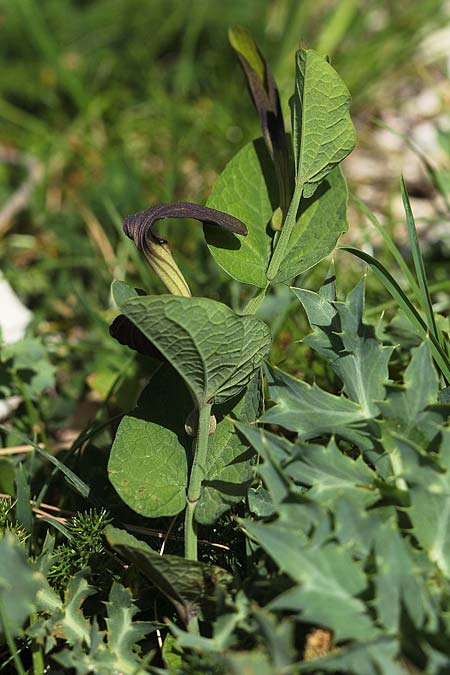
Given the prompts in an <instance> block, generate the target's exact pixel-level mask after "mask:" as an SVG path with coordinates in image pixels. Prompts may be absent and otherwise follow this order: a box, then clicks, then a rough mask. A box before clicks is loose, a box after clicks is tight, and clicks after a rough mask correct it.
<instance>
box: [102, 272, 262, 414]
mask: <svg viewBox="0 0 450 675" xmlns="http://www.w3.org/2000/svg"><path fill="white" fill-rule="evenodd" d="M113 295H114V284H113ZM119 307H120V309H121V311H122V312H123V313H124V314H125V316H127V317H128V318H129V319H130V320H131V321H132V322H133V323H134V325H135V326H137V328H139V330H140V331H141V332H142V333H143V334H144V335H145V337H147V338H148V339H149V340H150V342H152V343H153V344H154V345H155V347H157V349H159V351H160V352H161V353H162V354H163V356H164V357H165V358H166V359H167V361H168V362H169V363H170V364H171V365H172V366H173V367H174V368H175V370H177V371H178V373H179V374H180V375H181V377H182V378H183V379H184V381H185V382H186V384H187V386H188V387H189V389H190V391H191V394H192V396H193V399H194V401H195V403H196V406H197V407H199V408H200V407H202V406H203V405H205V404H206V403H207V402H208V401H211V400H214V401H215V403H223V402H224V401H226V400H227V399H229V398H232V397H233V396H236V394H238V393H239V392H240V391H241V390H242V389H243V388H244V387H245V386H246V385H247V384H248V383H249V381H250V380H251V378H252V377H253V375H254V373H255V372H256V371H257V369H258V368H259V367H260V365H261V363H262V360H263V359H264V358H265V357H266V356H267V354H268V352H269V350H270V345H271V336H270V331H269V328H268V327H267V326H266V324H265V323H263V322H262V321H259V320H258V319H256V318H255V317H253V316H238V315H237V314H235V313H234V312H233V311H232V310H231V309H230V308H229V307H227V306H226V305H224V304H222V303H220V302H216V301H215V300H209V299H207V298H185V297H181V296H172V295H158V296H146V297H136V298H133V299H131V300H127V301H126V302H124V303H119Z"/></svg>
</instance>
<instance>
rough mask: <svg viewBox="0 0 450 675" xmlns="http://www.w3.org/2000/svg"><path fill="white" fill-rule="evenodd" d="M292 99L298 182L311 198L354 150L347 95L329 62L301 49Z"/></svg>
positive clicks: (348, 95) (313, 52) (297, 60)
mask: <svg viewBox="0 0 450 675" xmlns="http://www.w3.org/2000/svg"><path fill="white" fill-rule="evenodd" d="M296 62H297V71H296V80H295V90H294V96H293V97H292V99H291V107H292V132H293V144H294V158H295V166H296V174H297V176H296V180H297V183H299V184H301V185H302V187H303V193H304V195H305V196H306V197H309V196H311V195H312V194H313V193H314V191H315V190H316V188H317V186H318V184H319V183H320V182H321V181H322V180H323V179H324V178H325V177H326V176H327V175H328V173H329V172H330V171H331V170H332V169H333V168H334V167H335V166H337V165H338V164H339V162H341V161H342V160H343V159H345V157H347V155H348V154H349V153H350V152H351V151H352V150H353V148H354V145H355V130H354V127H353V124H352V121H351V118H350V112H349V110H350V94H349V92H348V89H347V87H346V86H345V84H344V83H343V81H342V80H341V78H340V77H339V75H338V74H337V73H336V71H335V70H334V68H333V67H332V66H331V65H330V64H329V63H328V61H327V60H326V59H325V58H323V57H322V56H320V55H319V54H317V52H315V51H313V50H312V49H300V50H299V51H298V52H297V55H296Z"/></svg>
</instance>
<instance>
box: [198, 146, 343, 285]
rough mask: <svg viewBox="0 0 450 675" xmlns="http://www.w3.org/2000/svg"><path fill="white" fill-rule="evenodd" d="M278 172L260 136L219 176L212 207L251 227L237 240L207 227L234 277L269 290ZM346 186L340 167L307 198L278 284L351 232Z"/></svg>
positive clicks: (211, 242)
mask: <svg viewBox="0 0 450 675" xmlns="http://www.w3.org/2000/svg"><path fill="white" fill-rule="evenodd" d="M274 181H275V175H274V173H273V167H272V165H271V162H270V157H269V156H268V153H267V150H266V148H265V147H264V145H263V143H262V141H261V139H258V140H257V141H254V142H253V143H249V144H247V145H246V146H244V147H243V148H242V150H240V151H239V152H238V153H237V154H236V155H235V156H234V157H233V159H232V160H231V161H230V162H229V163H228V164H227V166H226V167H225V169H224V171H223V172H222V174H221V175H220V176H219V178H218V179H217V181H216V183H215V185H214V187H213V189H212V192H211V195H210V197H209V199H208V205H209V206H212V207H214V208H217V209H222V210H225V209H226V210H228V211H229V212H230V213H231V214H233V215H234V216H236V217H238V218H239V219H240V220H242V221H243V222H244V223H245V224H246V225H247V230H248V234H247V236H246V237H245V238H242V239H238V238H237V237H235V236H234V235H233V234H232V233H231V232H226V231H224V230H219V229H218V228H214V227H211V226H209V225H205V226H204V231H205V237H206V242H207V244H208V247H209V249H210V251H211V253H212V255H213V257H214V259H215V261H216V262H217V263H218V265H220V267H222V268H223V269H224V270H225V271H226V272H227V273H228V274H229V275H230V276H231V277H233V279H236V280H237V281H241V282H242V283H246V284H251V285H253V286H257V287H258V288H265V287H266V286H267V283H268V279H267V274H266V273H267V269H268V267H269V263H270V259H271V256H272V249H273V235H274V232H273V230H272V228H271V226H270V223H271V219H272V215H273V212H274V210H275V209H276V208H277V206H278V203H277V195H276V193H275V192H274V190H273V186H274V185H275V183H274ZM347 199H348V191H347V184H346V182H345V179H344V177H343V176H342V173H341V171H340V169H339V168H337V169H335V170H334V171H332V172H331V173H330V174H329V175H328V176H327V179H326V180H325V181H323V184H322V185H321V187H320V189H319V190H318V191H317V193H316V194H315V195H314V196H313V197H312V198H309V199H302V200H301V202H300V207H299V215H298V219H297V222H296V224H295V225H294V228H293V231H292V235H291V239H290V244H289V249H288V250H287V253H286V256H285V258H284V260H283V262H282V264H281V265H280V268H279V270H278V273H277V275H276V277H275V279H274V281H275V282H284V281H289V280H291V279H293V278H294V277H296V276H297V275H299V274H302V273H303V272H305V271H306V270H308V269H310V268H311V267H313V266H314V265H316V264H317V263H318V262H320V261H321V260H323V258H325V257H326V256H327V255H329V254H330V253H331V252H332V251H333V249H334V247H335V246H336V242H337V240H338V238H339V236H340V235H341V234H342V232H345V231H346V230H347V227H348V224H347Z"/></svg>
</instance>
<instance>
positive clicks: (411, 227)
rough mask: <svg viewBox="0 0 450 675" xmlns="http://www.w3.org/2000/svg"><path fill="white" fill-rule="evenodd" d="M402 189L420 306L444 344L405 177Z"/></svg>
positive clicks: (430, 325)
mask: <svg viewBox="0 0 450 675" xmlns="http://www.w3.org/2000/svg"><path fill="white" fill-rule="evenodd" d="M401 189H402V201H403V207H404V209H405V215H406V226H407V228H408V236H409V242H410V245H411V252H412V257H413V262H414V268H415V270H416V277H417V280H418V282H419V287H420V304H421V305H422V309H423V311H424V312H425V316H426V318H427V324H428V329H429V331H430V333H432V334H433V335H434V337H435V338H436V340H438V342H439V343H440V344H442V339H439V337H440V336H439V333H438V330H437V327H436V321H435V319H434V312H433V305H432V304H431V297H430V292H429V290H428V282H427V277H426V273H425V266H424V264H423V257H422V252H421V250H420V246H419V240H418V238H417V230H416V224H415V221H414V216H413V212H412V209H411V203H410V201H409V197H408V192H407V191H406V185H405V181H404V178H403V176H402V183H401ZM441 338H442V336H441Z"/></svg>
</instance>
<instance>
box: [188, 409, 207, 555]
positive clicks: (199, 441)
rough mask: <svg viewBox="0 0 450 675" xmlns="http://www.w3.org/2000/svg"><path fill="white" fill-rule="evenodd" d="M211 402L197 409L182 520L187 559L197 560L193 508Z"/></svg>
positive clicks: (198, 492) (201, 474) (203, 460)
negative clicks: (195, 429)
mask: <svg viewBox="0 0 450 675" xmlns="http://www.w3.org/2000/svg"><path fill="white" fill-rule="evenodd" d="M210 415H211V404H210V403H206V404H205V405H203V406H202V407H201V408H200V409H199V416H198V426H197V436H196V438H195V441H194V461H193V462H192V469H191V475H190V477H189V487H188V492H187V503H186V514H185V520H184V555H185V557H186V558H187V559H188V560H197V557H198V552H197V528H196V525H195V519H194V514H195V508H196V506H197V504H198V501H199V499H200V496H201V492H202V481H203V478H204V475H205V466H206V456H207V454H208V438H209V418H210Z"/></svg>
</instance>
